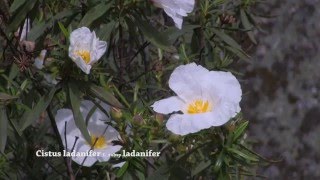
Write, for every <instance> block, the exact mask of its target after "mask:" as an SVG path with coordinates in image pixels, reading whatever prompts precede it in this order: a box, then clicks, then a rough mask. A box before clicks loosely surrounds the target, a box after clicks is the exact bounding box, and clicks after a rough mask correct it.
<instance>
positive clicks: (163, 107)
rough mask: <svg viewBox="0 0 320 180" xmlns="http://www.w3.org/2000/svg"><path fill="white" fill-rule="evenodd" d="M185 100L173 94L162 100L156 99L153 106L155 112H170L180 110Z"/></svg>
mask: <svg viewBox="0 0 320 180" xmlns="http://www.w3.org/2000/svg"><path fill="white" fill-rule="evenodd" d="M183 105H184V102H183V101H182V100H181V99H180V98H179V97H178V96H172V97H169V98H166V99H162V100H160V101H156V102H155V103H154V104H153V105H152V106H151V107H152V108H153V110H154V111H155V112H158V113H161V114H170V113H172V112H175V111H180V110H181V109H182V107H183Z"/></svg>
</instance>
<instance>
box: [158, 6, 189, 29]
mask: <svg viewBox="0 0 320 180" xmlns="http://www.w3.org/2000/svg"><path fill="white" fill-rule="evenodd" d="M152 1H153V2H154V3H155V5H156V6H157V7H160V8H163V10H164V11H165V12H166V14H167V15H168V16H170V17H171V18H172V19H173V21H174V23H175V25H176V27H177V28H179V29H181V27H182V22H183V17H185V16H187V15H188V14H187V13H190V12H192V10H193V8H194V0H152Z"/></svg>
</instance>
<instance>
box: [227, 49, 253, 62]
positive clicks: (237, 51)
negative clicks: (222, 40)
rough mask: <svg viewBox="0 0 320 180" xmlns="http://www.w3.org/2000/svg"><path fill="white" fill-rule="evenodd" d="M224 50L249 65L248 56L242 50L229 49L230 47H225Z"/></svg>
mask: <svg viewBox="0 0 320 180" xmlns="http://www.w3.org/2000/svg"><path fill="white" fill-rule="evenodd" d="M225 48H226V49H227V50H228V51H230V52H232V53H234V54H235V55H237V56H238V57H239V58H240V59H242V60H244V61H246V62H248V63H251V61H250V58H251V57H250V56H249V55H248V54H246V53H245V52H244V51H243V50H239V49H236V48H233V47H230V46H225Z"/></svg>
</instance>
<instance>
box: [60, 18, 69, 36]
mask: <svg viewBox="0 0 320 180" xmlns="http://www.w3.org/2000/svg"><path fill="white" fill-rule="evenodd" d="M58 25H59V28H60V30H61V31H62V33H63V35H64V37H66V38H69V32H68V30H67V29H66V27H64V25H63V24H62V23H61V22H58Z"/></svg>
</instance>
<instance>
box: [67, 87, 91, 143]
mask: <svg viewBox="0 0 320 180" xmlns="http://www.w3.org/2000/svg"><path fill="white" fill-rule="evenodd" d="M69 98H70V103H71V108H72V113H73V117H74V121H75V124H76V126H77V127H78V128H79V129H80V131H81V133H82V135H83V136H84V138H85V139H86V141H87V142H88V143H89V144H91V137H90V134H89V132H88V128H87V126H86V122H85V120H84V118H83V116H82V113H81V112H80V91H79V87H77V86H76V84H74V83H69Z"/></svg>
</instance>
